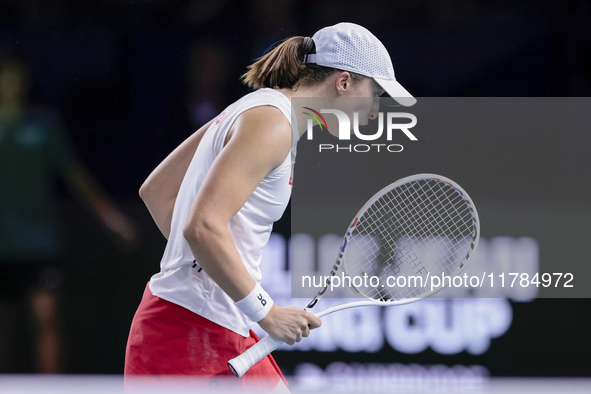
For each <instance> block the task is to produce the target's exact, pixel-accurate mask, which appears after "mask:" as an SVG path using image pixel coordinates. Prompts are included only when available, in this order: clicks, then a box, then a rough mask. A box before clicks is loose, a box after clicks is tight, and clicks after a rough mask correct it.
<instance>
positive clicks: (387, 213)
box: [343, 179, 475, 300]
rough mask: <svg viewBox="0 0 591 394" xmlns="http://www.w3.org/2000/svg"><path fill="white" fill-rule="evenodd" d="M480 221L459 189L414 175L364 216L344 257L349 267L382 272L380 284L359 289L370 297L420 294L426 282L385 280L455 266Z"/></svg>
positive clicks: (450, 269)
mask: <svg viewBox="0 0 591 394" xmlns="http://www.w3.org/2000/svg"><path fill="white" fill-rule="evenodd" d="M474 225H475V219H474V218H473V214H472V209H471V207H470V206H469V205H468V202H467V201H466V200H465V199H464V198H463V196H462V195H461V194H460V193H459V192H458V191H457V190H456V189H453V188H452V187H451V186H448V185H447V184H444V183H442V182H439V181H435V180H432V179H431V180H430V179H427V180H419V181H412V182H410V183H409V184H406V185H403V186H402V187H399V188H397V189H394V190H391V191H389V192H387V193H386V194H384V195H383V196H381V197H380V198H378V199H377V200H376V201H375V202H374V203H373V204H372V205H371V206H370V207H369V208H368V209H367V210H366V211H365V213H364V214H363V215H362V216H361V217H360V218H359V221H358V223H357V225H356V227H355V229H354V230H353V232H352V234H351V236H350V237H349V241H348V246H347V251H346V253H345V256H344V257H343V262H344V263H345V266H346V267H345V269H346V271H347V272H348V273H350V274H353V275H354V276H355V275H357V274H359V275H361V276H363V275H364V274H365V275H367V276H368V277H372V276H377V277H378V278H379V282H378V285H377V286H374V284H371V286H368V287H363V288H361V289H360V288H357V289H356V290H357V291H358V292H360V293H362V294H363V295H364V296H366V297H369V298H374V299H381V300H386V299H397V298H405V297H406V298H408V297H413V298H414V297H418V296H420V295H421V294H423V293H425V292H426V288H425V286H423V287H418V286H415V287H396V288H395V289H393V288H392V286H386V285H388V283H384V280H387V276H393V277H395V276H400V275H401V274H406V275H407V276H408V275H409V274H415V275H418V276H420V277H422V278H423V279H424V278H425V277H426V276H427V275H429V274H431V275H433V274H438V275H439V274H441V273H442V272H445V273H447V274H449V273H451V272H453V271H454V270H455V268H456V266H457V265H459V264H460V262H461V261H462V259H461V257H462V256H461V255H462V254H464V252H465V251H466V246H467V245H469V244H470V239H469V238H471V237H473V236H475V230H474V229H473V227H474ZM467 253H469V251H466V254H467ZM429 260H430V261H429ZM425 265H427V267H425ZM407 279H408V278H407ZM415 280H416V279H415ZM415 283H416V282H415Z"/></svg>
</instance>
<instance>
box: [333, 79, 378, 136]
mask: <svg viewBox="0 0 591 394" xmlns="http://www.w3.org/2000/svg"><path fill="white" fill-rule="evenodd" d="M383 92H384V91H383V89H382V88H381V87H380V86H379V85H378V84H377V83H376V82H375V81H374V79H373V78H369V77H367V78H363V79H362V80H361V81H358V82H354V83H351V84H350V86H349V88H348V89H344V91H343V92H342V95H341V96H340V97H339V98H338V99H337V100H336V102H335V107H336V108H339V109H341V110H342V111H344V112H345V113H346V114H347V115H348V116H349V119H350V120H351V126H353V119H354V117H353V114H354V113H357V114H358V119H359V121H358V124H359V125H360V126H364V125H367V123H368V121H369V119H372V120H373V119H376V118H377V116H378V111H379V107H380V103H379V96H380V95H381V94H382V93H383ZM333 129H334V127H333ZM329 130H330V127H329ZM351 133H353V128H352V127H351Z"/></svg>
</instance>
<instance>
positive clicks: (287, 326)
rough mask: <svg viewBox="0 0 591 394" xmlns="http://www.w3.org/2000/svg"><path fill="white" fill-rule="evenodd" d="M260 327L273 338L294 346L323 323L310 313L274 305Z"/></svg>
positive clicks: (295, 308) (260, 323)
mask: <svg viewBox="0 0 591 394" xmlns="http://www.w3.org/2000/svg"><path fill="white" fill-rule="evenodd" d="M259 325H260V326H261V328H262V329H263V330H265V331H266V332H267V333H268V334H269V335H271V336H272V337H273V338H275V339H278V340H280V341H283V342H285V343H287V344H288V345H293V344H294V343H295V342H299V341H301V340H302V338H303V337H307V336H308V335H310V330H313V329H315V328H318V327H320V326H321V325H322V321H321V320H320V319H319V318H318V317H316V316H314V315H313V314H311V313H310V312H306V311H305V310H303V309H300V308H297V307H295V306H289V307H283V306H277V305H273V307H272V308H271V310H270V311H269V313H268V314H267V316H266V317H265V318H264V319H263V320H261V321H260V322H259Z"/></svg>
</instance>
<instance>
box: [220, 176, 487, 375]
mask: <svg viewBox="0 0 591 394" xmlns="http://www.w3.org/2000/svg"><path fill="white" fill-rule="evenodd" d="M479 238H480V221H479V219H478V212H477V211H476V207H475V206H474V203H473V202H472V200H471V199H470V197H469V196H468V193H466V192H465V191H464V189H462V188H461V187H460V186H459V185H458V184H457V183H455V182H453V181H452V180H450V179H448V178H445V177H443V176H440V175H434V174H419V175H413V176H409V177H406V178H403V179H400V180H399V181H396V182H394V183H392V184H391V185H388V186H386V187H385V188H383V189H382V190H380V191H379V192H378V193H376V194H375V195H374V196H373V197H372V198H370V199H369V201H368V202H367V203H365V205H364V206H363V207H362V208H361V209H360V210H359V212H358V213H357V215H355V218H354V219H353V221H352V222H351V224H350V225H349V228H348V229H347V232H346V233H345V237H344V239H343V242H342V244H341V247H340V249H339V253H338V257H337V259H336V262H335V264H334V266H333V267H332V270H331V271H330V276H329V277H328V278H327V280H326V285H325V287H324V288H323V289H322V290H321V291H320V292H319V293H318V294H317V295H316V296H315V297H314V299H313V300H312V301H311V302H310V303H309V304H308V306H307V307H306V308H305V310H310V309H313V308H314V306H315V305H316V303H317V302H318V300H319V299H320V298H322V297H323V296H324V294H325V293H326V291H327V290H328V288H329V286H330V284H331V279H333V278H334V277H335V275H339V276H342V275H343V272H344V275H346V276H347V277H350V278H353V279H354V278H355V277H361V278H369V280H367V279H366V280H362V281H359V280H357V281H356V280H352V281H351V282H350V283H351V288H352V290H353V291H354V292H355V293H356V294H357V295H359V296H361V297H363V298H365V300H362V301H356V302H349V303H345V304H340V305H336V306H333V307H330V308H328V309H325V310H323V311H321V312H318V313H316V316H318V317H322V316H326V315H328V314H330V313H333V312H337V311H340V310H343V309H349V308H355V307H359V306H367V305H373V306H375V305H379V306H391V305H403V304H408V303H411V302H415V301H418V300H420V299H423V298H426V297H429V296H431V295H433V294H435V293H436V292H437V291H439V290H441V289H442V288H443V286H442V285H441V282H444V281H443V280H442V281H440V282H439V285H438V287H433V283H434V280H433V279H431V281H430V279H429V278H432V277H433V276H438V277H440V278H441V277H442V276H449V277H452V278H453V277H454V276H456V275H458V274H459V273H460V272H461V271H462V270H463V269H464V268H465V267H466V264H467V263H468V261H469V260H470V258H471V257H472V255H473V253H474V250H475V249H476V247H477V246H478V240H479ZM341 270H343V271H341ZM339 279H340V278H339ZM402 279H404V281H403V280H402ZM402 282H404V284H403V283H402ZM448 283H449V282H448ZM282 343H283V342H282V341H279V340H276V339H274V338H273V337H271V336H267V337H265V338H264V339H262V340H261V341H259V342H258V343H256V344H255V345H253V346H252V347H250V348H249V349H248V350H247V351H246V352H244V353H243V354H241V355H240V356H238V357H236V358H234V359H232V360H230V361H228V366H229V367H230V369H231V370H232V372H233V373H234V375H236V376H238V377H241V376H242V375H243V374H244V373H245V372H246V371H248V369H249V368H250V367H252V366H253V365H254V364H256V363H257V362H258V361H260V360H261V359H263V357H266V356H267V355H268V354H270V353H271V352H272V351H273V350H275V349H276V348H277V347H278V346H279V345H281V344H282Z"/></svg>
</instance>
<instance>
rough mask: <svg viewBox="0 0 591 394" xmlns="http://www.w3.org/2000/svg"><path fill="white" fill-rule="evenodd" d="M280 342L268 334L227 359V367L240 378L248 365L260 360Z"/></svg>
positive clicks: (250, 365)
mask: <svg viewBox="0 0 591 394" xmlns="http://www.w3.org/2000/svg"><path fill="white" fill-rule="evenodd" d="M282 343H283V342H282V341H280V340H277V339H275V338H273V337H272V336H270V335H269V336H266V337H265V338H263V339H261V340H260V341H259V342H257V343H255V344H254V345H252V346H251V347H250V348H249V349H248V350H247V351H245V352H244V353H242V354H241V355H240V356H238V357H235V358H233V359H231V360H230V361H228V367H230V370H231V371H232V373H233V374H234V375H235V376H237V377H239V378H240V377H242V375H244V374H245V373H246V371H248V370H249V369H250V367H252V366H253V365H255V364H256V363H258V362H259V361H261V360H262V359H263V358H264V357H266V356H267V355H269V354H270V353H271V352H272V351H273V350H275V349H277V348H278V347H279V346H280V345H281V344H282Z"/></svg>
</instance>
